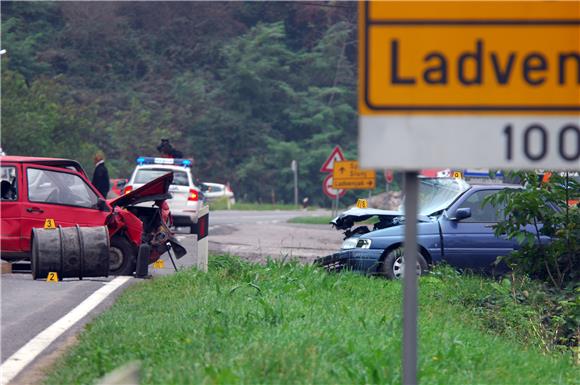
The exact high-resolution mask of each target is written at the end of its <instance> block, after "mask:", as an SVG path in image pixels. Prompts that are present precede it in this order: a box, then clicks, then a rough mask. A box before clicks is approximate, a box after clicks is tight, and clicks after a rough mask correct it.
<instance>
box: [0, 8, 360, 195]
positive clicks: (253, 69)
mask: <svg viewBox="0 0 580 385" xmlns="http://www.w3.org/2000/svg"><path fill="white" fill-rule="evenodd" d="M216 26H219V28H216ZM2 36H3V47H6V48H7V49H8V53H7V54H6V55H3V57H2V61H3V66H2V79H3V88H4V90H3V91H4V94H3V102H4V105H5V106H6V105H7V106H8V108H6V107H4V108H3V109H2V122H3V136H2V146H3V149H4V150H5V151H6V152H7V153H8V154H20V155H45V156H61V157H65V156H66V157H71V158H75V159H78V160H80V161H81V162H82V163H83V164H84V165H85V166H91V165H92V162H91V156H90V153H91V152H92V151H94V150H95V149H101V150H103V151H104V152H105V154H106V156H107V158H108V165H109V169H110V174H111V176H112V177H128V176H129V173H130V172H131V171H132V169H133V167H134V162H135V158H136V157H137V156H139V155H156V154H157V151H156V149H155V147H156V145H157V144H158V143H159V140H160V139H161V138H169V139H170V140H171V141H172V143H173V144H174V145H175V147H176V148H178V149H179V150H181V151H182V152H183V153H184V154H185V156H186V157H190V158H194V159H195V164H194V172H195V174H196V177H198V178H199V179H201V180H208V181H216V182H222V183H226V182H230V183H231V184H232V186H233V188H234V190H235V191H236V192H237V194H238V196H239V197H240V198H242V199H244V200H245V201H253V202H269V203H270V202H272V201H274V202H276V203H292V202H293V189H292V183H293V176H292V172H291V170H290V162H291V161H292V160H293V159H296V160H297V161H298V164H299V183H300V186H299V187H300V196H301V197H300V198H302V197H304V196H308V197H309V198H310V202H311V203H312V204H319V205H320V204H326V205H328V204H330V201H329V200H328V199H327V198H326V197H325V196H324V195H323V194H322V189H321V183H322V179H323V178H324V176H325V175H322V174H321V173H320V172H319V168H320V166H321V164H322V162H324V160H325V159H326V157H327V156H328V154H329V153H330V151H331V150H332V148H333V147H334V146H335V145H336V144H340V145H341V146H342V148H343V149H344V150H345V151H346V153H347V156H349V157H350V159H354V158H355V156H356V152H355V151H356V107H355V106H356V64H355V63H356V5H355V4H351V3H345V4H344V5H342V6H341V7H323V6H317V4H308V5H306V4H300V3H282V2H280V3H242V2H230V3H199V2H192V3H190V2H169V3H163V2H154V3H123V2H110V3H91V2H56V3H40V2H32V3H30V2H28V3H18V2H10V3H6V4H3V13H2ZM27 88H28V90H27ZM65 116H66V118H64V117H65ZM67 125H68V126H67ZM75 126H76V127H77V131H78V132H76V133H75V132H72V131H74V130H72V127H75ZM55 133H56V136H55ZM59 135H60V136H59ZM63 138H64V141H63ZM57 139H58V140H57ZM88 171H92V167H89V170H88ZM354 200H355V198H354V196H352V197H350V198H349V201H354Z"/></svg>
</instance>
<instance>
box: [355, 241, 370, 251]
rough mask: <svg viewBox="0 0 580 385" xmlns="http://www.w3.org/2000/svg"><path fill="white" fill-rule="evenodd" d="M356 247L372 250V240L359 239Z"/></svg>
mask: <svg viewBox="0 0 580 385" xmlns="http://www.w3.org/2000/svg"><path fill="white" fill-rule="evenodd" d="M356 247H358V248H360V249H370V248H371V240H370V239H359V240H358V242H357V243H356Z"/></svg>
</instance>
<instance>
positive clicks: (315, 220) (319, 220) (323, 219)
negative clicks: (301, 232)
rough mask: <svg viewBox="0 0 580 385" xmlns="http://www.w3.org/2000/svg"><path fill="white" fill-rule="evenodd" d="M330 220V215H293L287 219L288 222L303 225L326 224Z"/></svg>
mask: <svg viewBox="0 0 580 385" xmlns="http://www.w3.org/2000/svg"><path fill="white" fill-rule="evenodd" d="M331 220H332V217H331V216H326V215H322V216H315V217H308V216H304V217H294V218H290V219H289V220H288V223H301V224H305V225H328V224H329V223H330V221H331Z"/></svg>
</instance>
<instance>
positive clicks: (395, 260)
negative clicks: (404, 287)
mask: <svg viewBox="0 0 580 385" xmlns="http://www.w3.org/2000/svg"><path fill="white" fill-rule="evenodd" d="M404 271H405V263H404V262H403V248H402V247H398V248H396V249H393V250H391V251H390V252H389V254H387V257H386V258H385V260H384V261H383V265H382V267H381V273H382V274H383V275H385V276H386V277H387V278H390V279H401V278H403V274H404ZM426 271H427V262H426V261H425V258H424V257H423V255H422V254H421V253H417V275H421V274H425V272H426Z"/></svg>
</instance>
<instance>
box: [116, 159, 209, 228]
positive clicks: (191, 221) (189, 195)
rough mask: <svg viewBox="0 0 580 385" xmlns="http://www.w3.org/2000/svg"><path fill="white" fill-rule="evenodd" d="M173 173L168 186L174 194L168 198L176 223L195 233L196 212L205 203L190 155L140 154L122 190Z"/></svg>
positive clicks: (176, 225)
mask: <svg viewBox="0 0 580 385" xmlns="http://www.w3.org/2000/svg"><path fill="white" fill-rule="evenodd" d="M168 172H172V173H173V182H172V184H171V185H170V186H169V193H170V194H171V196H172V198H171V199H169V200H167V203H168V204H169V209H170V210H171V216H172V218H173V225H174V226H175V227H185V226H187V227H189V228H190V232H191V233H192V234H193V233H195V225H196V223H197V213H198V212H199V210H200V209H201V207H202V205H203V195H202V193H201V190H200V189H199V188H198V187H197V186H196V185H195V184H194V183H193V178H192V176H191V161H190V160H189V159H174V158H153V157H139V158H137V166H136V167H135V170H134V171H133V174H132V175H131V178H130V179H129V182H127V185H126V186H125V189H124V190H123V193H125V194H126V193H128V192H129V191H131V190H135V189H137V188H139V187H141V186H142V185H144V184H145V183H147V182H149V181H152V180H153V179H155V178H158V177H160V176H161V175H164V174H167V173H168Z"/></svg>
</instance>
